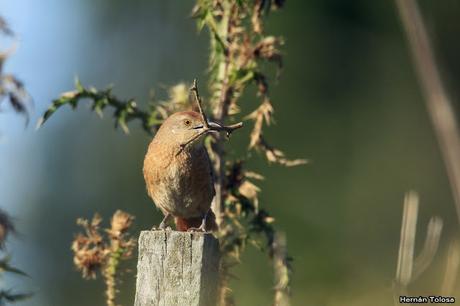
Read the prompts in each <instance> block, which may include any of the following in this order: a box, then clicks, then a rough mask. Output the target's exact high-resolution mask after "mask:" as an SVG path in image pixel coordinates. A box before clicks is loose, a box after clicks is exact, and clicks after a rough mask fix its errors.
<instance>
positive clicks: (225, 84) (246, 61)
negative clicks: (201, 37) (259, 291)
mask: <svg viewBox="0 0 460 306" xmlns="http://www.w3.org/2000/svg"><path fill="white" fill-rule="evenodd" d="M283 2H284V1H267V0H254V1H242V0H240V1H236V0H220V1H219V0H198V3H197V5H196V7H195V8H194V17H195V18H197V19H198V26H199V28H200V29H201V28H203V27H204V26H206V27H207V29H208V30H209V33H210V39H211V55H210V72H211V77H210V88H211V93H212V96H211V106H212V108H213V115H214V119H215V120H216V121H218V122H222V123H224V122H225V121H227V120H235V118H234V117H235V115H236V114H237V113H239V107H238V105H237V102H238V100H239V98H240V97H241V95H242V94H243V92H244V91H245V89H246V88H247V87H248V86H249V85H250V84H256V86H257V88H258V96H259V97H260V98H261V104H260V106H259V107H258V108H257V109H256V110H255V111H254V112H253V113H251V114H250V115H248V116H246V119H250V120H253V121H254V128H253V131H252V133H251V141H250V145H249V149H258V150H259V151H262V152H264V153H265V155H266V157H267V159H268V161H269V162H276V163H279V164H282V165H285V166H293V165H298V164H303V163H305V161H304V160H288V159H287V158H285V156H284V154H283V153H282V152H281V151H280V150H278V149H275V148H274V147H272V146H270V145H269V144H268V142H267V141H266V139H265V138H264V137H263V134H262V128H263V123H264V121H265V123H266V124H267V125H269V124H270V123H271V116H272V113H273V106H272V104H271V100H270V98H269V95H268V81H267V77H266V76H265V74H264V72H263V71H262V70H261V69H260V65H259V63H260V62H262V61H270V62H275V63H276V64H277V65H278V69H280V68H281V65H282V57H281V53H280V52H279V51H278V49H277V48H278V46H279V45H281V44H282V40H281V39H280V38H276V37H273V36H265V35H264V34H263V15H264V14H266V13H268V12H269V10H270V9H277V8H280V7H281V6H282V4H283ZM211 148H212V154H211V157H212V159H213V162H214V170H215V189H216V196H215V198H214V202H213V210H214V212H215V214H216V216H217V218H216V219H217V222H218V225H219V237H220V241H221V246H222V252H223V261H222V278H221V282H222V283H221V286H220V287H221V292H220V294H219V303H220V304H221V305H233V304H234V301H233V297H232V296H231V295H230V294H229V293H230V292H229V290H228V289H227V287H228V282H229V279H230V273H229V269H230V267H231V266H232V265H233V263H232V261H235V262H238V260H239V254H240V253H241V252H242V251H243V250H244V246H245V243H246V242H254V241H253V240H252V239H253V238H251V234H262V235H264V236H265V237H266V240H267V241H266V242H267V244H266V245H267V247H268V253H269V255H270V258H272V259H273V262H274V270H275V271H274V274H275V288H274V289H275V298H274V304H275V305H288V304H289V298H288V297H289V274H290V265H289V261H290V259H289V257H288V255H287V251H286V245H285V238H284V236H282V235H279V234H277V233H276V231H275V230H274V228H273V227H272V225H271V222H273V218H271V217H269V215H268V214H267V213H266V212H265V211H263V210H259V207H258V198H257V193H258V192H259V188H258V187H257V186H255V185H254V184H252V183H251V182H250V181H249V180H248V178H254V179H260V178H261V176H260V175H257V174H254V173H251V172H249V171H246V170H243V169H242V165H243V161H231V160H228V159H227V158H226V152H225V149H224V137H223V136H222V135H215V136H214V139H213V142H212V145H211ZM248 200H249V201H248ZM241 217H243V219H246V220H241V219H242V218H241ZM250 218H252V219H250ZM248 219H249V220H248ZM240 221H246V222H247V221H249V224H247V225H246V226H244V225H243V226H242V224H241V223H240ZM280 237H283V238H280Z"/></svg>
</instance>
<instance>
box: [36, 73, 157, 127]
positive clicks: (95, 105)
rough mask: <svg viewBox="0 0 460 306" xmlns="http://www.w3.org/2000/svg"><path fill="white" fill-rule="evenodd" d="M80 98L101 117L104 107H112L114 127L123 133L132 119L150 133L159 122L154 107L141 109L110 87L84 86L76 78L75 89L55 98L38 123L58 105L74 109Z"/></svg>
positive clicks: (42, 121)
mask: <svg viewBox="0 0 460 306" xmlns="http://www.w3.org/2000/svg"><path fill="white" fill-rule="evenodd" d="M82 100H89V101H90V103H91V108H92V110H93V111H95V112H96V113H97V114H98V115H99V116H101V117H102V114H103V111H104V110H105V109H106V108H112V109H113V111H114V112H113V117H114V119H115V127H121V129H122V130H123V131H124V132H125V133H129V129H128V125H127V124H128V122H130V121H131V120H133V119H138V120H140V121H141V123H142V127H143V129H144V130H145V131H146V132H148V133H152V132H153V131H154V130H155V129H156V127H158V125H159V124H160V123H161V121H160V120H159V119H158V113H157V112H156V111H155V110H154V109H150V110H147V111H144V110H141V109H139V108H138V107H137V104H136V102H135V101H134V100H132V99H130V100H126V101H124V100H120V99H118V98H117V97H115V96H114V95H113V94H112V88H111V87H109V88H107V89H105V90H97V89H95V88H93V87H90V88H85V87H84V86H83V85H82V84H81V83H80V81H79V80H78V79H77V80H76V82H75V90H73V91H69V92H65V93H63V94H62V95H61V96H60V97H59V98H57V99H55V100H54V101H53V102H52V104H51V106H50V107H49V108H48V109H47V110H46V112H45V113H44V114H43V116H42V118H41V120H40V121H39V124H38V125H39V126H41V125H43V124H44V123H45V122H46V121H47V120H48V119H49V118H50V117H51V116H52V115H53V114H54V113H55V112H56V111H57V110H58V109H59V108H60V107H62V106H64V105H70V106H71V107H72V109H75V108H76V107H77V106H78V104H79V102H80V101H82Z"/></svg>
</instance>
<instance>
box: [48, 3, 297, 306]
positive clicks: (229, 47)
mask: <svg viewBox="0 0 460 306" xmlns="http://www.w3.org/2000/svg"><path fill="white" fill-rule="evenodd" d="M283 2H284V1H282V0H197V4H196V6H195V8H194V9H193V16H194V18H196V20H197V22H198V27H199V29H202V28H204V27H206V28H207V29H208V30H209V33H210V49H211V50H210V63H209V71H210V78H209V84H210V90H211V96H210V99H209V102H210V103H209V104H210V106H211V108H212V110H213V112H212V118H210V119H212V120H215V121H217V122H220V123H222V124H224V123H225V122H226V121H232V122H233V121H237V120H236V119H237V118H236V117H237V115H238V114H239V113H240V106H239V105H238V102H239V101H240V99H239V98H240V97H241V96H242V95H243V93H244V92H245V91H246V89H247V88H248V87H249V86H250V85H255V86H256V88H257V97H258V99H259V100H260V105H259V106H258V107H257V108H256V109H255V110H254V111H252V112H250V113H249V114H248V115H246V116H244V119H245V120H249V121H252V122H253V123H254V127H253V129H252V132H251V135H250V140H249V146H248V151H249V150H256V151H259V152H261V153H262V154H263V155H265V157H266V159H267V160H268V162H271V163H277V164H280V165H284V166H295V165H299V164H304V163H305V162H306V161H305V160H303V159H295V160H289V159H288V158H287V157H286V156H285V155H284V153H283V152H282V151H280V150H279V149H277V148H275V147H273V146H272V145H270V144H269V142H268V141H267V139H266V138H265V136H264V135H263V128H264V126H268V125H270V124H271V123H272V116H273V112H274V108H273V105H272V102H271V99H270V96H269V93H268V83H269V82H268V77H267V76H266V74H265V72H264V71H263V69H262V67H261V66H262V65H261V63H263V62H272V63H275V64H276V66H277V67H278V71H279V70H280V69H281V66H282V56H281V52H280V51H279V50H278V48H279V47H280V46H281V45H282V43H283V41H282V39H281V38H279V37H274V36H267V35H265V34H264V30H263V19H264V17H265V15H266V14H268V13H269V11H270V10H274V9H278V8H280V7H281V6H282V4H283ZM188 88H190V87H189V86H187V85H185V84H178V85H176V86H173V87H171V89H170V91H169V99H168V100H167V101H164V102H161V103H159V104H158V103H157V104H156V106H155V107H150V108H149V109H147V110H145V111H144V110H140V109H139V108H138V107H137V105H136V104H135V103H134V101H133V100H126V101H123V100H120V99H118V98H116V97H115V96H113V95H112V94H111V91H110V89H109V90H103V91H97V90H96V89H94V88H89V89H88V88H85V87H83V86H81V84H80V83H77V88H76V90H75V91H71V92H68V93H64V94H62V95H61V96H60V97H59V98H58V99H56V100H54V101H53V104H52V105H51V107H50V108H49V109H48V111H47V112H46V113H45V114H44V116H43V121H42V123H43V122H44V120H46V119H48V118H49V117H50V116H51V115H53V114H54V113H55V111H56V110H57V108H59V107H61V106H63V105H66V104H69V105H71V106H72V107H76V106H77V105H78V102H80V101H81V100H90V101H91V103H92V108H93V110H95V111H97V112H99V113H102V111H103V110H104V109H105V108H106V107H110V108H113V109H114V110H115V111H114V115H113V116H114V118H115V122H116V125H117V126H121V127H122V128H123V130H124V131H125V132H127V122H128V121H130V120H133V119H137V120H139V121H141V123H142V127H143V129H144V130H145V131H147V132H148V133H153V132H154V131H155V130H156V128H158V126H159V125H160V124H161V122H162V120H164V119H165V118H166V117H167V116H169V115H170V114H171V113H173V112H176V111H180V110H184V109H186V108H189V107H190V104H189V101H188V96H189V95H188ZM224 140H225V137H224V136H221V135H219V136H213V138H211V139H206V141H205V144H206V147H207V148H208V151H209V153H210V156H211V158H212V160H213V165H214V173H215V189H216V197H215V200H214V202H213V210H214V212H215V214H216V216H217V221H218V223H219V231H218V233H217V236H218V237H219V241H220V246H221V251H222V261H221V271H222V273H221V275H222V276H221V286H220V288H221V290H220V293H219V304H220V305H221V306H229V305H234V304H235V302H234V300H233V297H232V295H231V291H230V289H229V288H228V285H229V281H230V278H231V274H230V269H231V268H232V267H233V266H234V265H235V264H238V263H239V260H240V254H241V253H242V252H243V251H244V250H245V247H246V245H247V244H248V243H250V244H252V245H254V246H256V247H258V248H261V249H262V250H264V251H265V252H266V253H267V254H268V256H269V258H270V259H271V260H272V261H273V267H274V278H275V281H274V283H275V284H274V291H275V292H274V303H273V304H274V305H277V306H285V305H289V295H290V285H289V280H290V273H291V267H290V261H291V259H290V257H289V256H288V254H287V249H286V243H285V238H284V236H283V235H282V234H280V233H278V232H277V231H276V230H275V228H274V226H273V222H274V218H273V217H271V216H270V214H269V213H268V212H267V211H266V210H265V209H262V208H260V207H259V200H258V193H259V191H260V189H259V188H258V187H257V186H256V185H255V184H254V183H253V181H254V180H262V179H264V178H263V176H262V175H260V174H258V173H254V172H252V171H249V170H247V169H245V168H244V165H245V162H246V160H247V157H245V158H244V159H234V160H232V159H230V158H229V157H228V156H227V154H226V152H225V148H224ZM247 156H249V154H248V155H247ZM114 260H116V259H115V258H114ZM109 272H111V271H110V270H107V273H109ZM109 274H110V273H109ZM110 275H113V274H110ZM109 281H110V278H108V280H107V282H109ZM108 296H109V294H108Z"/></svg>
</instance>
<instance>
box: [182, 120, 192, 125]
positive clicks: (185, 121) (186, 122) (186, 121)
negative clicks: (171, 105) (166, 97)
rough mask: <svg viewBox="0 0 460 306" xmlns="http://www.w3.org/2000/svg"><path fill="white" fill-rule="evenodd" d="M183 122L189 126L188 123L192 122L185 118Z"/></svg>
mask: <svg viewBox="0 0 460 306" xmlns="http://www.w3.org/2000/svg"><path fill="white" fill-rule="evenodd" d="M184 124H185V126H190V124H192V122H191V121H190V120H188V119H185V120H184Z"/></svg>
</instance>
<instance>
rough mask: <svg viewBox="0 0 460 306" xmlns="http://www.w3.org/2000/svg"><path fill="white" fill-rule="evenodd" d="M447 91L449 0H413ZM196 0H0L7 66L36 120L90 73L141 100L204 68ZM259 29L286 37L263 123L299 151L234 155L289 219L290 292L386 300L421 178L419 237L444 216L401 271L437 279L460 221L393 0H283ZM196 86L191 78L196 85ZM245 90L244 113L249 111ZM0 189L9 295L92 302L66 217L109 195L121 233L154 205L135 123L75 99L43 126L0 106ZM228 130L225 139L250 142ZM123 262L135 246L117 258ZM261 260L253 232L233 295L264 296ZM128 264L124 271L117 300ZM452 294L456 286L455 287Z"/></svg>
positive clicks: (453, 58) (105, 205)
mask: <svg viewBox="0 0 460 306" xmlns="http://www.w3.org/2000/svg"><path fill="white" fill-rule="evenodd" d="M420 4H421V6H422V12H423V14H424V16H425V18H426V21H427V26H428V29H429V32H430V34H431V37H432V41H433V43H434V48H435V50H436V53H437V57H438V63H439V65H440V68H441V71H442V72H443V78H444V81H445V82H446V85H447V88H448V90H449V93H450V95H451V97H452V98H453V100H454V101H459V99H458V98H459V97H460V91H459V87H458V82H459V81H460V60H459V57H458V55H459V54H460V40H458V37H459V35H460V23H459V22H458V15H459V13H460V2H458V1H455V0H444V1H433V0H432V1H428V0H421V1H420ZM192 6H193V2H192V1H178V0H174V1H171V0H170V1H153V0H150V1H147V0H135V1H134V0H132V1H126V0H125V1H121V0H110V1H109V0H97V1H82V0H67V1H59V0H42V1H30V0H29V1H28V0H15V1H7V0H0V14H1V15H2V16H3V17H4V18H6V20H7V21H9V23H10V26H11V27H12V28H13V29H14V30H15V31H16V32H17V33H18V34H19V37H20V48H19V49H18V51H17V52H16V54H15V55H14V56H13V57H11V59H9V60H8V61H7V62H6V67H5V70H6V71H7V72H12V73H14V74H16V75H17V76H18V77H19V78H21V79H22V80H23V81H24V82H25V85H26V87H27V88H28V90H29V91H30V93H31V94H32V96H33V97H34V100H35V109H34V114H33V116H32V122H33V123H35V122H36V120H37V119H38V117H39V116H40V115H41V114H42V113H43V111H44V110H45V109H46V107H47V106H48V105H49V103H50V101H51V100H52V99H53V98H55V97H57V96H58V95H59V94H60V93H61V92H63V91H67V90H70V89H73V78H74V76H76V75H78V76H79V78H80V79H81V80H82V82H83V83H84V84H86V85H94V86H96V87H98V88H103V87H105V86H106V85H107V84H114V87H115V93H116V94H117V95H118V96H120V97H124V98H131V97H135V98H137V99H138V100H139V101H146V100H147V98H148V92H149V90H150V89H152V88H155V89H156V91H157V93H158V95H159V96H160V97H161V95H164V91H163V90H162V88H163V87H164V85H173V84H175V83H177V82H179V81H186V82H190V81H191V80H192V79H193V78H194V77H198V78H199V79H201V80H202V83H203V84H204V80H205V79H206V66H207V56H208V39H207V38H208V37H207V33H205V32H204V33H201V34H199V35H198V34H197V31H196V27H195V22H194V21H193V20H192V19H190V18H189V15H190V11H191V8H192ZM267 31H268V32H272V33H275V34H281V35H283V36H284V37H285V40H286V45H285V49H284V51H285V52H284V53H285V67H284V70H283V74H282V77H281V79H280V82H279V83H278V84H277V85H276V86H273V87H272V96H273V101H274V106H275V109H276V114H275V116H276V123H277V124H276V125H275V126H273V127H271V128H270V129H269V130H268V132H267V134H268V136H269V138H270V139H271V141H272V142H273V143H275V144H276V145H277V146H279V147H280V148H281V149H283V150H284V151H285V152H286V153H287V154H288V155H289V156H291V157H305V158H308V159H309V160H310V161H311V162H310V164H308V165H307V166H301V167H296V168H283V167H280V166H275V165H273V166H267V165H266V164H265V163H264V160H263V159H262V158H261V157H258V156H257V155H256V154H255V155H254V159H253V160H252V161H251V163H249V164H248V167H249V168H251V169H254V170H256V171H258V172H261V173H262V174H264V175H265V176H266V178H267V179H266V180H265V181H264V182H262V183H261V184H260V187H261V188H262V189H263V192H262V194H261V205H263V206H264V207H266V208H267V209H269V211H271V212H272V214H273V215H274V216H275V217H276V219H277V227H278V228H279V229H281V230H283V231H285V232H286V233H287V238H288V246H289V251H290V253H291V255H292V256H293V257H294V274H293V278H292V290H293V295H292V299H293V305H315V306H321V305H331V306H332V305H363V306H364V305H366V306H367V305H376V306H378V305H392V303H393V300H392V294H393V291H392V281H393V279H394V275H395V271H396V260H397V250H398V245H399V231H400V223H401V214H402V203H403V196H404V193H405V192H406V191H407V190H409V189H414V190H416V191H418V192H419V193H420V198H421V206H420V218H419V224H418V232H417V234H418V239H417V246H416V251H418V250H420V248H421V246H422V244H423V238H424V235H425V230H426V224H427V222H428V219H429V217H430V216H432V215H439V216H441V217H442V218H443V219H444V221H445V225H444V232H443V236H442V237H443V238H442V241H441V247H440V251H439V252H438V254H437V256H436V258H435V261H434V263H433V265H432V266H431V267H430V268H429V269H428V271H427V272H426V273H425V274H424V275H423V276H422V277H421V279H420V280H419V281H417V282H416V283H415V284H413V286H412V287H411V292H413V293H414V295H418V294H428V293H435V294H436V293H438V291H439V288H440V286H441V280H442V277H443V273H444V268H445V258H446V250H447V245H448V242H449V240H450V239H451V238H452V237H453V236H454V235H457V234H458V227H457V225H456V217H455V210H454V204H453V201H452V198H451V193H450V189H449V185H448V182H447V179H446V175H445V171H444V169H443V164H442V160H441V158H440V154H439V150H438V147H437V143H436V139H435V137H434V134H433V131H432V128H431V124H430V122H429V119H428V116H427V113H426V110H425V107H424V101H423V97H422V95H421V93H420V88H419V86H418V83H417V80H416V76H415V74H414V72H413V67H412V62H411V59H410V56H409V53H408V49H407V44H406V41H405V38H404V36H403V33H402V30H401V27H400V22H399V19H398V18H397V14H396V9H395V5H394V3H393V2H392V1H364V0H359V1H358V0H355V1H341V0H309V1H293V0H292V1H288V2H287V4H286V6H285V8H284V9H283V10H282V11H280V12H277V13H273V14H271V15H270V18H269V20H268V25H267ZM202 91H203V92H204V89H203V90H202ZM251 99H253V98H252V97H247V98H245V101H248V103H249V104H250V105H251V107H249V106H246V107H245V106H244V105H243V114H247V113H248V112H250V111H252V106H253V105H254V103H252V102H251ZM1 116H2V119H1V120H0V131H1V144H0V156H1V158H0V192H1V198H0V200H1V201H0V203H1V205H2V207H5V208H6V209H7V210H8V211H10V212H11V213H12V214H13V216H14V217H15V220H16V223H17V225H18V228H19V232H20V236H19V237H18V238H17V239H15V240H13V241H11V243H10V250H11V254H12V256H13V259H14V260H13V262H14V263H15V264H16V265H17V266H19V267H21V268H23V269H24V270H25V271H27V272H28V273H29V274H30V275H31V277H30V279H27V280H26V281H25V282H24V280H23V279H16V278H12V279H7V283H6V285H7V286H11V287H12V288H14V289H17V290H22V289H24V288H26V289H30V290H32V291H34V292H35V296H34V298H33V299H31V300H29V301H27V302H25V303H22V304H23V305H44V306H45V305H46V306H48V305H58V306H60V305H68V306H72V305H102V304H103V301H104V296H103V286H102V284H101V282H100V281H83V280H81V278H80V275H79V273H78V272H76V271H75V270H74V268H73V263H72V253H71V251H70V243H71V241H72V239H73V235H74V234H75V233H76V232H77V230H79V229H78V228H77V226H76V225H75V219H76V218H77V217H80V216H83V217H91V216H92V214H93V213H94V212H96V211H98V212H100V213H101V214H102V215H103V216H104V217H105V219H106V221H108V218H109V217H110V216H111V214H112V213H113V212H114V211H115V210H116V209H123V210H125V211H127V212H129V213H131V214H134V215H135V216H136V227H135V235H137V233H138V231H140V230H142V229H147V228H150V227H151V226H152V224H154V223H158V222H159V221H160V213H159V212H158V211H156V210H155V209H154V207H153V205H152V203H151V201H150V200H149V199H148V197H147V194H146V192H145V187H144V181H143V177H142V171H141V169H142V161H143V156H144V154H145V151H146V148H147V145H148V143H149V141H150V139H149V137H148V136H147V135H146V134H145V133H144V132H143V131H141V129H138V128H137V126H136V125H131V134H130V135H129V136H126V135H124V134H123V133H122V132H121V131H120V130H118V131H114V129H113V123H112V121H111V120H110V114H106V116H105V119H104V120H102V121H101V120H99V119H98V118H97V116H96V115H95V114H94V113H91V112H90V111H89V108H88V107H86V106H83V107H80V108H79V109H78V111H77V112H72V111H71V110H69V109H67V108H66V109H63V110H61V111H59V114H58V115H57V116H55V117H53V118H51V120H50V121H49V122H48V123H47V124H46V125H45V126H44V127H43V128H42V129H40V130H38V131H34V129H33V125H34V124H31V125H30V126H29V127H27V128H24V122H23V121H22V120H21V119H20V118H18V117H17V115H14V114H12V113H11V112H4V113H2V114H1ZM237 134H238V133H235V135H234V137H232V139H231V141H230V142H229V143H228V145H227V147H228V149H229V150H231V148H232V146H235V147H238V146H242V145H246V143H247V139H246V138H245V137H244V136H242V135H237ZM129 266H130V268H131V269H135V263H134V261H133V262H132V263H131V264H130V265H129ZM270 268H271V266H270V263H269V261H268V260H267V259H266V258H265V255H264V254H262V253H260V252H259V251H257V250H254V249H249V251H248V252H247V253H246V254H245V255H244V256H243V262H242V265H240V266H239V267H238V268H237V269H236V270H235V274H236V276H237V279H235V281H234V282H233V284H232V286H233V288H234V293H235V296H236V298H237V302H238V304H239V305H256V306H257V305H270V304H271V299H272V292H271V287H272V278H271V277H272V275H271V269H270ZM134 272H135V270H134V271H132V273H128V274H125V275H124V276H123V285H122V286H121V299H120V302H121V303H122V304H123V305H131V304H132V303H133V298H134V282H135V273H134ZM456 288H457V291H456V292H457V293H459V291H458V286H457V287H456Z"/></svg>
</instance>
